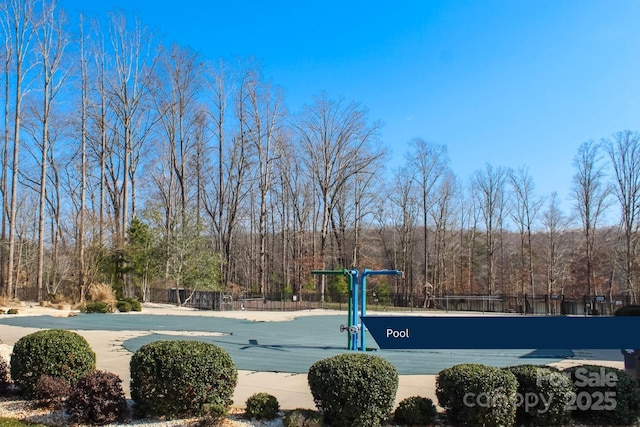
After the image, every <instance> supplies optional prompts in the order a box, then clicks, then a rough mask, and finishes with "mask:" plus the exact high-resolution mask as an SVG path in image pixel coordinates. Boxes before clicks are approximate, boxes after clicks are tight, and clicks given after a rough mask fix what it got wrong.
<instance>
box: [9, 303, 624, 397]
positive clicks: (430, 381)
mask: <svg viewBox="0 0 640 427" xmlns="http://www.w3.org/2000/svg"><path fill="white" fill-rule="evenodd" d="M18 310H19V312H18V314H17V315H0V343H1V344H2V346H3V347H4V349H5V352H6V349H7V348H9V347H10V346H13V344H14V343H15V342H16V341H17V340H19V339H20V338H21V337H23V336H25V335H28V334H30V333H33V332H36V331H38V330H40V329H48V328H52V327H59V326H58V324H57V321H56V319H52V317H57V318H65V317H69V316H70V315H73V314H75V312H73V311H72V310H70V309H68V308H63V309H61V310H60V309H54V308H50V307H40V306H37V305H35V304H34V305H28V304H26V305H24V304H23V305H22V306H20V307H18ZM139 314H140V313H125V314H117V315H116V316H130V317H128V318H127V320H134V324H135V319H136V318H135V316H137V315H139ZM141 314H154V315H170V316H198V317H202V318H203V320H206V318H208V317H217V318H223V319H224V318H226V319H240V320H249V321H251V322H259V323H261V322H269V323H268V324H266V325H261V326H264V327H267V329H265V331H268V330H269V329H268V328H269V327H271V328H273V330H278V329H280V328H279V325H283V324H279V322H284V321H290V320H292V319H299V318H304V317H308V316H317V315H322V316H337V317H336V322H338V324H339V322H341V321H343V320H346V312H339V311H331V310H305V311H296V312H267V311H223V312H214V311H199V310H194V309H190V308H184V307H175V306H170V305H159V304H144V306H143V311H142V313H141ZM370 314H375V313H370ZM384 314H385V315H388V314H389V313H384ZM458 314H459V313H458ZM464 314H466V315H471V314H477V313H464ZM464 314H463V315H464ZM402 315H429V316H434V315H448V316H451V315H456V314H455V313H451V312H449V313H445V312H428V313H402ZM32 316H37V318H30V319H21V318H22V317H32ZM9 319H12V320H23V321H24V323H25V324H28V325H32V326H15V325H10V324H6V323H5V322H3V321H5V320H6V321H8V320H9ZM141 320H142V318H141ZM211 320H213V319H211ZM308 320H312V319H308ZM63 324H64V323H63ZM254 324H255V323H254ZM130 329H131V330H129V329H125V330H103V329H77V330H75V331H76V332H78V333H79V334H81V335H82V336H84V337H85V338H86V339H87V341H88V342H89V344H90V345H91V347H92V348H93V350H94V351H95V352H96V356H97V368H98V369H100V370H104V371H108V372H113V373H115V374H117V375H118V376H119V377H120V378H121V379H122V385H123V388H124V389H125V393H127V394H128V393H129V382H130V375H129V361H130V359H131V356H132V354H133V353H132V352H131V351H130V350H128V349H127V348H126V347H125V345H127V346H128V347H130V345H128V344H130V343H134V342H136V340H141V339H145V337H148V336H149V335H153V334H159V335H158V336H160V337H163V336H165V335H171V334H174V335H175V334H176V331H170V330H162V331H149V330H139V328H130ZM134 329H135V330H134ZM142 329H144V328H142ZM182 329H183V330H182V331H179V332H180V333H179V334H178V335H182V336H189V335H190V334H189V331H184V328H182ZM203 334H205V333H203V332H197V331H196V332H192V334H191V335H192V336H194V337H200V336H202V335H203ZM236 335H238V334H236ZM336 336H337V337H340V338H339V339H340V340H341V341H345V345H346V338H344V339H343V338H342V337H345V335H339V332H338V331H336ZM262 337H264V339H265V342H269V335H268V334H267V335H266V336H265V335H261V339H262ZM276 339H277V337H276ZM251 341H254V340H251ZM341 341H340V342H341ZM213 342H215V341H213ZM295 342H296V343H299V346H300V347H303V348H304V349H305V350H304V351H302V352H301V354H304V352H311V353H313V352H315V353H316V354H318V355H319V358H322V357H324V356H322V354H323V353H322V352H321V351H316V350H314V348H313V347H311V346H309V345H305V343H306V341H305V340H304V339H302V338H301V339H300V340H298V341H295ZM231 344H233V343H231ZM324 344H326V343H324ZM288 345H289V346H290V347H295V345H293V344H291V343H289V344H288ZM246 347H249V346H244V347H243V349H244V348H246ZM279 347H280V346H273V345H270V346H264V345H262V346H259V345H258V346H255V345H254V346H253V347H251V348H250V349H249V350H251V351H256V353H253V358H254V359H255V360H260V359H264V361H267V359H268V361H270V362H273V361H277V360H279V359H280V358H279V357H278V356H279V355H283V354H284V352H283V351H282V349H281V348H279ZM327 347H331V345H328V344H327ZM331 348H333V347H331ZM322 349H323V351H324V350H325V349H326V347H323V348H322ZM297 351H299V349H295V350H294V353H295V352H297ZM261 352H262V353H261ZM341 352H347V350H346V349H345V350H344V351H341ZM249 356H251V354H249ZM476 356H477V355H476ZM498 356H503V355H499V354H497V353H496V354H493V353H491V352H489V353H484V354H482V355H481V357H480V356H477V357H478V360H469V363H471V362H476V361H478V363H486V364H490V365H491V364H494V363H493V362H499V361H498V360H497V357H498ZM431 357H432V358H434V360H435V358H439V359H445V360H443V362H444V363H447V362H449V363H450V364H451V362H450V360H447V359H450V356H449V355H447V354H446V353H444V354H441V355H438V354H436V355H435V356H434V355H432V356H431ZM544 360H545V362H544V363H546V362H548V360H547V359H544ZM286 363H287V362H286V359H283V362H282V364H283V366H282V369H278V370H277V371H273V370H269V371H263V370H260V369H239V370H238V384H237V386H236V389H235V392H234V396H233V400H234V406H237V407H243V406H244V403H245V401H246V400H247V398H248V397H249V396H251V395H252V394H254V393H258V392H267V393H269V394H272V395H273V396H275V397H276V398H277V399H278V401H279V403H280V407H281V408H282V409H295V408H315V404H314V402H313V398H312V396H311V392H310V390H309V386H308V384H307V376H306V374H304V373H300V372H297V373H291V372H290V370H289V371H288V370H287V366H286ZM502 363H503V364H504V363H505V362H502ZM521 363H536V360H535V359H532V358H528V359H527V360H526V361H523V362H521ZM583 363H589V364H596V365H603V366H611V367H615V368H619V369H622V368H624V363H623V358H622V355H621V353H620V351H619V350H574V351H573V355H572V357H570V358H565V359H559V360H555V361H551V362H550V363H547V364H549V365H553V366H557V367H567V366H573V365H579V364H583ZM510 364H513V363H512V362H511V363H510ZM498 365H499V363H498ZM399 370H400V369H399ZM297 371H300V369H297ZM400 371H401V370H400ZM435 380H436V376H435V375H434V374H433V373H429V374H410V375H405V374H402V371H401V375H400V380H399V387H398V393H397V395H396V404H397V403H398V402H400V401H401V400H402V399H404V398H406V397H410V396H424V397H429V398H431V399H433V401H434V402H436V403H437V399H436V396H435V385H436V384H435Z"/></svg>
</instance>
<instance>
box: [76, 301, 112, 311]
mask: <svg viewBox="0 0 640 427" xmlns="http://www.w3.org/2000/svg"><path fill="white" fill-rule="evenodd" d="M83 311H84V312H85V313H103V314H104V313H113V307H111V306H110V305H109V304H107V303H106V302H104V301H95V302H88V303H86V304H85V306H84V310H83Z"/></svg>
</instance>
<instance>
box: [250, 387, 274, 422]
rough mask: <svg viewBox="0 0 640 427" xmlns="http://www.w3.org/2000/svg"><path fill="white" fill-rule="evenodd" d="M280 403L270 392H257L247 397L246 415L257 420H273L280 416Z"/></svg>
mask: <svg viewBox="0 0 640 427" xmlns="http://www.w3.org/2000/svg"><path fill="white" fill-rule="evenodd" d="M279 410H280V404H279V403H278V399H276V397H275V396H272V395H270V394H269V393H255V394H253V395H251V396H249V398H248V399H247V402H246V409H245V417H246V418H249V419H256V420H273V419H274V418H276V417H277V416H278V411H279Z"/></svg>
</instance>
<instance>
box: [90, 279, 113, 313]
mask: <svg viewBox="0 0 640 427" xmlns="http://www.w3.org/2000/svg"><path fill="white" fill-rule="evenodd" d="M89 301H91V302H97V301H102V302H105V303H107V304H109V306H111V307H112V308H113V307H115V306H116V303H117V302H118V301H117V299H116V295H115V293H114V292H113V288H112V287H111V285H108V284H106V283H94V284H92V285H91V286H89Z"/></svg>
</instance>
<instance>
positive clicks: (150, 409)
mask: <svg viewBox="0 0 640 427" xmlns="http://www.w3.org/2000/svg"><path fill="white" fill-rule="evenodd" d="M130 370H131V398H132V399H133V400H134V402H135V403H136V410H137V411H139V413H140V414H141V415H142V416H146V415H151V416H168V417H173V416H175V417H189V416H194V415H203V414H206V413H207V412H208V411H210V408H212V407H214V406H215V405H217V406H219V407H224V408H229V406H230V405H231V403H232V400H231V398H232V396H233V391H234V389H235V386H236V383H237V380H238V371H237V369H236V367H235V364H234V363H233V360H232V359H231V356H230V355H229V353H227V352H226V351H225V350H224V349H222V348H220V347H217V346H215V345H213V344H210V343H205V342H201V341H188V340H175V341H155V342H152V343H149V344H146V345H143V346H142V347H140V348H139V349H138V350H137V351H136V352H135V353H134V354H133V356H132V357H131V363H130ZM212 405H213V406H212Z"/></svg>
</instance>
